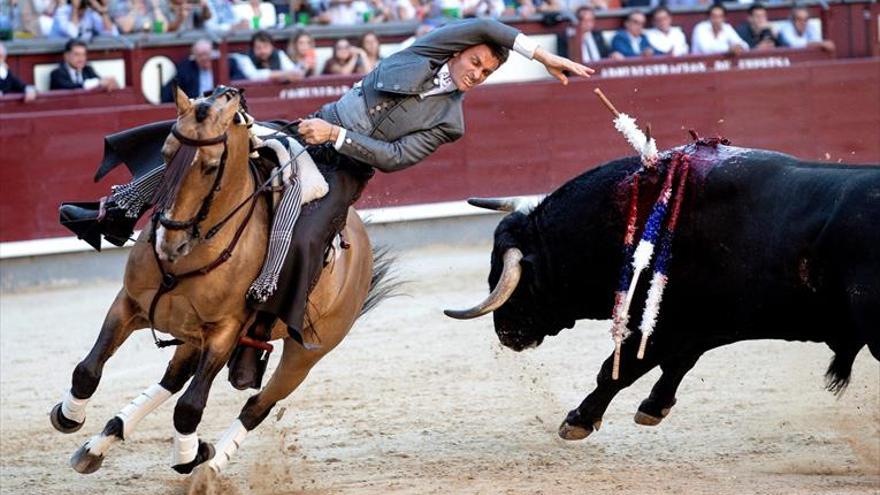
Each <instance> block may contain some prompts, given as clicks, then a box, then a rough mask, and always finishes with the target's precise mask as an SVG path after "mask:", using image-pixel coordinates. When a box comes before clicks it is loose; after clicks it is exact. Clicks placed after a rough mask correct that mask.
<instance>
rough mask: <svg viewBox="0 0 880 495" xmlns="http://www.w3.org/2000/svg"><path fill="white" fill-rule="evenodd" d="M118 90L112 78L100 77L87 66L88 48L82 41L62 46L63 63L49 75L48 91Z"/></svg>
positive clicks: (70, 42)
mask: <svg viewBox="0 0 880 495" xmlns="http://www.w3.org/2000/svg"><path fill="white" fill-rule="evenodd" d="M95 88H103V89H106V90H108V91H109V90H114V89H119V83H117V82H116V79H114V78H113V77H100V76H98V73H97V72H95V69H93V68H92V66H91V65H88V48H87V45H86V43H85V42H84V41H81V40H75V39H74V40H69V41H68V42H67V44H65V45H64V62H62V63H61V64H60V65H59V66H58V67H57V68H56V69H55V70H53V71H52V73H51V74H50V75H49V89H95Z"/></svg>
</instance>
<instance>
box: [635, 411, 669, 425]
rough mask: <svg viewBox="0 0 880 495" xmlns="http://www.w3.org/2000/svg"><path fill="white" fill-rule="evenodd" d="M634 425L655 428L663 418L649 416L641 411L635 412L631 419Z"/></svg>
mask: <svg viewBox="0 0 880 495" xmlns="http://www.w3.org/2000/svg"><path fill="white" fill-rule="evenodd" d="M633 420H634V421H635V422H636V424H640V425H642V426H657V425H659V424H660V422H661V421H663V417H662V416H661V417H659V418H658V417H656V416H651V415H650V414H647V413H643V412H642V411H636V415H635V417H634V418H633Z"/></svg>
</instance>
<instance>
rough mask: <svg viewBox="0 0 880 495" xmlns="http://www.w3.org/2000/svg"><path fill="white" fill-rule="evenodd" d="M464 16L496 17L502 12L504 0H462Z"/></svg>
mask: <svg viewBox="0 0 880 495" xmlns="http://www.w3.org/2000/svg"><path fill="white" fill-rule="evenodd" d="M461 8H462V15H463V16H464V17H491V18H493V19H497V18H499V17H501V15H502V14H504V9H505V5H504V0H464V1H463V2H462V6H461Z"/></svg>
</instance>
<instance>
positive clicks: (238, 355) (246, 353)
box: [228, 311, 275, 390]
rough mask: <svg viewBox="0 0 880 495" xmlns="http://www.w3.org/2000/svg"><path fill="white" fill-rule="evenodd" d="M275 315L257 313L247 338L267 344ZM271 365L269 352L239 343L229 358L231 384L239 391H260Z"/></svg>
mask: <svg viewBox="0 0 880 495" xmlns="http://www.w3.org/2000/svg"><path fill="white" fill-rule="evenodd" d="M274 323H275V315H273V314H270V313H264V312H262V311H260V312H258V313H257V317H256V319H255V320H254V323H253V324H252V325H251V327H250V328H249V329H248V331H247V336H248V337H250V338H251V339H254V340H256V341H258V342H260V343H262V342H267V341H269V340H270V339H271V336H272V325H273V324H274ZM267 364H269V352H268V351H266V350H264V349H258V348H257V347H255V346H253V345H247V344H245V343H239V344H238V347H236V348H235V350H234V351H233V352H232V357H231V358H229V364H228V366H229V383H231V384H232V386H233V387H235V388H236V389H238V390H247V389H249V388H252V389H255V390H259V389H260V387H262V384H263V374H265V373H266V365H267Z"/></svg>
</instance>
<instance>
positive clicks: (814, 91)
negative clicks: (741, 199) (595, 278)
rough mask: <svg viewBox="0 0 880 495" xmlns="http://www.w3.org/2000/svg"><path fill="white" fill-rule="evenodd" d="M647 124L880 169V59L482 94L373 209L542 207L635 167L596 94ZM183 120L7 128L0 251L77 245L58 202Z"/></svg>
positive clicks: (125, 111)
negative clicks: (119, 141) (141, 135)
mask: <svg viewBox="0 0 880 495" xmlns="http://www.w3.org/2000/svg"><path fill="white" fill-rule="evenodd" d="M597 84H601V87H602V89H603V90H604V91H605V93H606V94H607V95H609V97H610V98H612V100H613V101H614V102H615V104H616V105H617V106H618V108H620V109H621V110H622V111H626V112H627V113H630V114H631V115H634V116H636V117H637V118H638V119H639V121H640V122H642V123H646V122H650V123H651V124H652V126H653V131H654V135H655V136H656V138H657V141H658V143H659V145H660V147H661V148H667V147H672V146H675V145H678V144H681V143H683V142H685V141H686V139H687V138H686V132H685V130H686V129H688V128H693V129H696V130H697V131H699V132H700V134H702V135H714V134H722V135H724V136H726V137H728V138H730V139H731V140H732V141H733V143H734V144H736V145H740V146H745V147H756V148H769V149H775V150H780V151H784V152H788V153H792V154H794V155H796V156H799V157H802V158H805V159H811V160H827V161H831V162H837V161H838V160H842V161H846V162H854V163H878V162H880V59H878V58H874V59H863V60H841V61H827V62H814V63H807V64H803V65H795V66H791V67H788V68H781V69H767V70H745V71H721V72H707V73H703V74H689V75H676V76H647V77H640V78H632V79H623V78H621V79H603V80H596V81H595V82H593V81H588V80H579V81H573V82H572V83H571V84H570V85H569V86H568V87H563V86H561V85H559V84H558V83H555V82H550V81H548V82H539V83H521V84H505V85H494V86H487V87H481V88H477V89H476V90H474V91H473V92H472V93H470V94H468V96H467V98H466V102H465V114H466V117H467V120H466V125H467V134H466V136H465V137H464V138H462V139H461V140H460V141H459V142H456V143H453V144H450V145H446V146H444V147H443V148H441V149H440V151H438V152H437V153H435V154H434V155H433V156H431V157H430V158H429V159H428V160H426V161H425V162H424V163H422V164H419V165H417V166H416V167H414V168H412V169H410V170H407V171H404V172H400V173H396V174H391V175H385V174H381V173H380V174H377V176H376V178H375V179H374V180H373V181H372V182H371V184H370V185H369V187H368V188H367V190H366V193H365V194H364V198H363V200H362V202H361V204H362V205H363V206H367V205H369V206H378V205H402V204H412V203H424V202H433V201H449V200H457V199H463V198H466V197H468V196H473V195H508V194H533V193H542V192H546V191H549V190H552V189H554V188H556V187H557V186H559V185H560V184H562V183H563V182H565V181H566V180H567V179H569V178H570V177H572V176H574V175H577V174H579V173H581V172H583V171H584V170H587V169H589V168H592V167H595V166H597V165H599V164H601V163H603V162H605V161H607V160H610V159H613V158H615V157H619V156H624V155H628V154H632V151H631V150H630V149H629V148H628V147H627V145H626V144H625V143H624V141H623V139H622V137H621V136H620V135H619V134H617V132H616V131H614V130H613V127H612V125H611V121H610V116H609V114H608V112H607V111H606V110H605V109H604V108H602V107H601V106H600V105H599V103H598V101H597V100H596V98H595V96H594V95H593V94H592V89H593V88H594V87H595V86H596V85H597ZM326 100H327V98H324V99H320V98H307V99H291V100H279V99H277V98H252V99H250V100H249V103H250V108H251V111H252V113H253V114H254V115H256V116H258V117H259V118H261V119H271V118H288V119H290V118H295V117H299V116H303V115H306V114H308V113H309V112H311V111H313V110H315V109H316V108H318V106H319V105H320V104H322V103H323V102H324V101H326ZM173 117H174V111H173V108H172V107H171V106H167V105H165V106H159V107H154V106H149V105H129V106H119V107H115V108H113V109H112V111H111V110H109V109H108V108H92V109H84V110H80V111H77V112H76V114H73V115H72V114H71V112H70V111H69V110H68V111H38V112H22V113H4V114H2V115H0V150H2V153H0V198H2V199H0V241H12V240H23V239H33V238H44V237H54V236H59V235H67V234H68V233H67V231H66V230H65V229H63V228H62V227H60V226H59V225H58V223H57V213H56V208H57V206H58V204H59V203H60V202H61V201H62V200H87V199H93V198H97V197H98V196H101V195H104V194H106V193H107V191H108V188H109V185H110V184H111V183H114V182H122V181H125V180H127V175H126V173H125V172H123V171H122V170H117V171H116V172H114V173H113V174H111V176H110V177H108V179H106V180H105V181H104V182H102V183H101V184H93V183H92V182H91V177H92V175H93V174H94V171H95V168H96V166H97V164H98V162H99V160H100V158H101V154H102V151H103V146H102V139H103V136H104V135H106V134H108V133H111V132H114V131H117V130H120V129H125V128H128V127H132V126H135V125H138V124H142V123H147V122H152V121H156V120H161V119H170V118H173Z"/></svg>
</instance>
